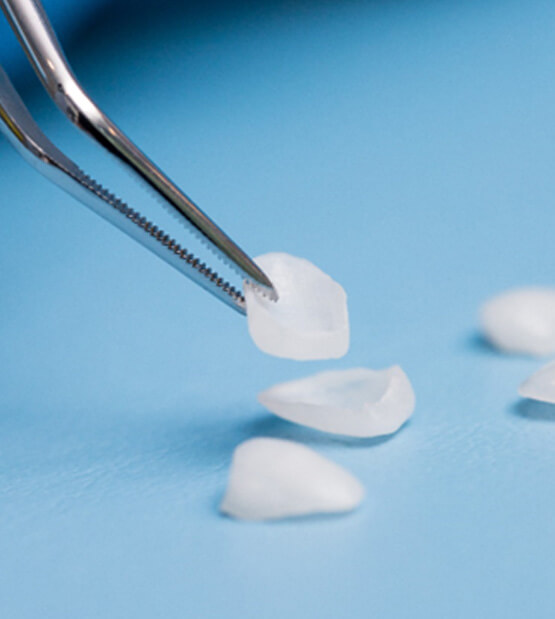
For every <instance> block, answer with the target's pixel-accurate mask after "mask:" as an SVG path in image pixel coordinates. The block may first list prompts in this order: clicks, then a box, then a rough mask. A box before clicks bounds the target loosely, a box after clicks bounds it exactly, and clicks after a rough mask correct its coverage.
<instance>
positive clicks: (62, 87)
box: [0, 0, 275, 297]
mask: <svg viewBox="0 0 555 619" xmlns="http://www.w3.org/2000/svg"><path fill="white" fill-rule="evenodd" d="M0 6H1V7H2V9H3V11H4V13H5V15H6V18H7V19H8V21H9V22H10V25H11V26H12V29H13V30H14V32H15V33H16V35H17V37H18V38H19V40H20V42H21V45H22V47H23V48H24V50H25V52H26V54H27V56H28V58H29V60H30V62H31V64H32V65H33V67H34V68H35V71H36V72H37V74H38V76H39V78H40V80H41V81H42V83H43V85H44V87H45V88H46V90H47V91H48V93H49V94H50V96H51V98H52V99H53V100H54V101H55V103H56V104H57V105H58V107H59V108H60V109H61V110H62V112H63V113H64V114H65V115H66V116H67V117H68V118H69V119H70V120H71V121H72V122H73V123H75V124H76V125H77V126H78V127H79V128H80V129H82V130H83V131H85V132H86V133H88V134H89V135H90V136H91V137H92V138H93V139H94V140H95V141H96V142H98V143H99V144H100V145H101V146H103V147H104V148H106V149H107V150H108V151H109V152H111V153H112V154H113V155H115V156H116V157H117V158H118V159H119V160H120V161H122V162H123V163H124V164H126V165H127V166H129V167H130V168H131V169H132V170H133V171H134V172H135V173H136V174H138V175H139V177H140V178H142V179H143V180H145V181H146V182H147V183H148V184H149V185H150V186H151V187H152V188H153V189H154V190H155V191H156V192H157V193H158V194H159V195H160V196H161V197H162V199H163V200H164V202H165V203H166V204H167V205H168V206H169V207H170V208H171V209H173V210H174V211H175V212H177V214H178V215H179V216H180V217H181V218H182V219H184V220H185V221H186V222H187V223H188V224H189V225H190V226H191V227H192V228H193V229H194V230H196V231H197V232H199V233H200V234H201V236H202V237H204V238H205V239H207V240H208V241H209V242H210V243H211V244H212V246H213V247H214V249H216V250H217V251H218V252H219V253H220V254H221V255H222V257H223V258H224V259H227V261H229V262H231V263H232V264H233V265H234V266H235V267H236V268H237V269H238V270H239V272H240V273H241V274H242V275H243V277H245V278H246V279H248V280H250V281H252V282H253V283H256V284H258V285H259V286H261V287H262V288H263V289H265V290H266V291H267V292H268V293H269V294H270V296H272V297H275V291H274V289H273V286H272V283H271V282H270V280H269V279H268V278H267V277H266V275H265V274H264V273H263V272H262V271H261V270H260V269H259V268H258V266H257V265H256V264H255V263H254V262H253V261H252V260H251V259H250V258H249V257H248V256H247V255H246V254H245V253H244V252H243V251H242V250H241V248H240V247H238V246H237V245H236V244H235V243H234V242H233V241H232V240H231V239H230V238H229V237H228V236H227V235H226V234H225V233H224V232H223V231H222V230H221V229H220V228H219V227H218V226H217V225H216V224H215V223H214V222H213V221H212V220H211V219H210V218H209V217H207V216H206V215H205V214H204V213H203V212H202V211H201V210H200V209H199V208H198V207H197V206H196V205H195V204H194V202H193V201H192V200H191V199H190V198H188V197H187V196H186V195H185V194H184V193H183V192H182V191H181V190H180V189H179V188H178V187H177V186H176V185H175V184H174V183H173V182H172V181H171V180H170V179H169V178H168V177H167V176H165V174H164V173H163V172H162V171H161V170H160V169H159V168H157V167H156V165H155V164H154V163H153V162H152V161H150V160H149V159H148V158H147V157H146V155H144V153H142V152H141V150H139V148H137V147H136V146H135V145H134V144H133V142H131V140H129V139H128V138H127V137H126V136H125V135H124V133H123V132H122V131H120V130H119V129H118V127H117V126H116V125H115V124H114V123H113V122H112V121H111V120H110V119H109V118H108V117H107V116H106V115H105V114H104V113H103V112H102V111H101V110H100V109H99V108H98V107H97V106H96V104H95V103H94V102H93V100H92V99H91V98H90V97H89V96H88V95H87V93H86V92H85V91H84V90H83V88H82V87H81V85H80V84H79V82H78V80H77V78H76V77H75V75H74V74H73V72H72V70H71V68H70V67H69V64H68V62H67V60H66V58H65V56H64V53H63V51H62V48H61V46H60V44H59V42H58V40H57V37H56V35H55V33H54V30H53V28H52V26H51V25H50V22H49V21H48V18H47V16H46V13H45V12H44V9H43V7H42V6H41V4H40V2H39V0H0Z"/></svg>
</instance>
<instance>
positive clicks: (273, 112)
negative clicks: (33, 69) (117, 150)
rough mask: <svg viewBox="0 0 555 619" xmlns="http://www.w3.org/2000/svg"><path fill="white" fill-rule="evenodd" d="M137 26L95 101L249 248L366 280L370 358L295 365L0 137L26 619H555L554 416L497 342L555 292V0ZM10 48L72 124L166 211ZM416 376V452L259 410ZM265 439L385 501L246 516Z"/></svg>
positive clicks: (11, 580) (101, 31)
mask: <svg viewBox="0 0 555 619" xmlns="http://www.w3.org/2000/svg"><path fill="white" fill-rule="evenodd" d="M53 4H54V3H53V2H51V3H50V6H52V5H53ZM65 6H66V7H67V3H66V5H65ZM126 6H128V7H129V6H130V5H126ZM130 10H131V12H132V15H129V16H127V15H125V10H122V11H120V12H119V13H117V14H116V8H115V7H114V9H113V11H114V21H113V24H112V26H110V27H104V26H102V21H101V20H97V21H95V22H90V23H89V25H88V27H87V28H86V29H82V30H79V29H77V30H75V29H74V36H73V38H72V37H70V38H69V39H68V40H69V42H70V47H69V55H70V58H71V61H72V63H73V65H74V67H75V68H76V70H77V72H78V74H79V76H80V77H81V79H82V81H83V82H84V83H85V85H86V87H87V88H88V89H89V90H90V92H91V93H92V94H93V96H94V97H95V98H96V99H97V100H98V102H99V103H100V104H101V106H102V107H103V108H104V109H105V110H106V111H107V112H108V113H109V114H110V115H111V116H112V117H113V119H114V120H116V122H118V123H119V124H120V125H121V127H122V128H123V129H124V130H125V131H126V132H128V133H129V134H130V135H131V136H132V137H133V138H134V139H135V140H136V141H137V142H138V143H139V145H140V146H141V147H142V148H143V149H145V151H146V152H147V153H149V154H150V155H151V156H152V157H153V158H154V159H155V160H156V161H157V162H158V163H159V164H160V165H161V166H162V167H163V168H164V169H165V170H167V172H168V173H169V174H170V176H171V177H172V178H174V179H175V180H176V181H177V182H178V183H179V184H180V185H181V186H183V187H184V188H185V189H186V190H187V192H188V193H190V195H191V196H192V197H193V198H194V199H195V200H196V201H198V202H199V204H200V205H202V207H203V208H205V209H206V210H207V212H208V213H209V214H210V215H211V216H213V217H214V219H215V220H216V221H217V222H218V223H220V225H222V227H223V228H224V229H225V230H226V231H229V233H230V234H231V235H233V236H234V237H236V238H237V239H238V240H239V241H240V243H241V244H243V245H244V247H245V248H246V249H247V250H248V251H249V252H252V253H253V254H254V255H256V254H258V253H263V252H265V251H270V250H283V251H287V252H290V253H293V254H297V255H301V256H306V257H307V258H309V259H311V260H312V261H314V262H315V263H316V264H318V265H319V266H321V267H322V268H323V269H324V270H326V271H328V272H329V273H330V274H331V275H332V276H334V277H335V278H336V279H337V280H338V281H340V282H341V283H342V284H343V285H344V286H345V288H346V290H347V292H348V294H349V303H350V315H351V323H352V347H351V351H350V352H349V354H348V356H347V357H346V358H344V359H343V360H341V361H339V362H329V363H328V362H325V363H310V364H299V363H294V362H287V361H283V360H276V359H272V358H270V357H266V356H264V355H263V354H262V353H260V352H259V351H258V350H257V349H256V348H255V347H254V345H253V344H252V343H251V342H250V340H249V337H248V334H247V330H246V323H245V321H244V320H243V319H242V318H241V317H239V316H237V315H235V314H234V313H233V312H231V311H229V310H228V309H227V308H226V307H224V306H223V305H221V304H219V303H218V302H217V301H215V300H213V299H212V298H211V297H209V296H208V295H206V294H205V293H203V292H202V291H201V290H200V289H198V288H196V287H195V286H194V285H193V284H191V283H189V281H188V280H186V279H185V278H183V277H182V276H180V275H179V274H178V273H177V272H174V271H172V270H171V269H170V268H169V267H167V266H166V265H165V264H163V263H162V262H160V261H159V260H158V259H156V258H154V257H153V256H151V255H150V254H148V253H147V252H145V251H144V250H143V249H141V248H140V247H139V246H137V245H135V244H134V243H133V242H131V241H129V240H127V239H126V238H125V237H123V236H122V235H121V234H120V233H119V232H118V231H116V230H115V229H112V228H111V227H109V226H108V224H106V223H104V222H103V221H102V220H100V219H99V218H97V217H96V216H94V215H93V214H91V213H90V212H88V211H87V210H86V209H85V208H83V207H82V206H81V205H79V204H77V203H75V202H74V201H73V200H72V199H71V198H69V197H67V196H66V195H65V194H63V193H61V192H60V191H59V190H58V189H56V188H55V187H53V186H51V185H50V184H48V182H46V181H45V180H43V179H41V178H39V177H38V176H36V175H35V174H34V173H33V172H32V170H31V169H30V168H29V167H27V166H26V164H25V163H24V162H23V161H22V160H21V159H19V158H18V157H17V156H16V155H15V153H14V152H13V151H12V150H11V149H10V148H9V147H8V146H7V145H6V144H5V143H2V144H0V174H1V177H0V183H1V192H0V203H1V212H2V231H3V235H2V237H3V238H2V243H1V244H0V295H1V301H0V341H1V342H2V345H1V347H0V370H1V371H0V572H1V574H0V616H1V617H3V618H5V619H38V618H40V619H50V618H52V619H54V618H55V619H59V618H66V617H67V618H72V619H73V618H76V617H78V618H79V619H89V618H91V619H93V618H94V619H98V618H100V617H101V618H102V619H111V618H118V619H121V618H124V617H133V618H136V619H139V618H147V617H148V618H152V617H163V618H164V619H178V618H179V619H182V618H183V617H192V618H193V617H194V618H197V617H198V618H204V617H215V618H220V617H225V618H233V617H248V618H251V617H252V618H257V619H258V618H264V619H278V618H280V619H281V618H283V617H287V618H288V619H293V618H295V619H296V618H299V619H306V618H307V617H317V618H319V619H327V618H335V617H338V618H339V617H342V618H343V617H347V618H352V617H357V618H358V617H376V618H380V619H389V618H405V617H411V618H416V617H422V618H427V619H429V618H430V617H438V618H439V617H441V618H446V617H448V618H458V617H465V618H469V617H473V618H474V617H503V618H507V617H511V618H512V617H514V618H522V617H533V618H535V619H540V618H543V617H545V618H548V617H553V612H554V605H555V590H554V588H553V582H554V578H555V569H554V544H555V519H554V517H553V514H554V513H555V413H552V412H551V411H550V410H549V409H548V408H545V407H533V406H529V405H526V404H523V403H519V401H518V398H517V395H516V389H517V386H518V384H519V382H520V381H521V379H523V378H524V377H526V376H527V375H528V374H530V373H531V372H532V371H534V370H535V369H536V368H537V367H539V364H540V362H538V361H534V360H528V359H524V358H508V357H502V356H500V355H498V354H496V353H495V352H493V351H491V350H489V349H488V347H487V346H485V345H484V344H483V343H481V342H480V340H479V338H478V337H477V335H476V313H477V308H478V307H479V305H480V303H481V302H482V301H483V300H484V299H485V298H487V297H488V296H489V295H491V294H494V293H496V292H497V291H499V290H502V289H504V288H506V287H508V286H513V285H521V284H553V283H554V281H555V276H554V265H555V242H554V233H555V205H554V195H555V175H554V173H553V170H554V161H555V119H554V114H555V81H554V67H555V62H554V59H555V37H554V36H553V32H554V30H555V4H554V3H553V2H550V1H548V0H545V1H541V0H537V1H535V0H534V1H530V2H516V1H513V2H502V1H500V0H499V1H496V0H484V1H481V2H478V1H475V2H466V3H446V2H439V1H436V2H432V1H421V2H418V1H414V2H366V3H364V2H359V3H357V2H337V3H318V2H314V3H311V2H303V3H297V2H291V3H289V4H283V3H282V4H278V3H274V2H265V3H262V4H260V3H253V4H252V5H246V4H242V5H240V6H236V7H234V6H232V5H229V4H228V5H225V6H219V7H217V6H215V5H210V6H208V7H207V8H205V9H203V10H200V11H195V10H192V9H187V8H181V9H179V8H176V7H172V6H171V5H170V4H167V3H162V4H161V5H159V6H157V8H156V10H153V9H152V8H150V9H149V8H148V7H147V8H144V7H140V8H137V9H130ZM59 14H60V15H62V12H60V13H59ZM104 15H105V16H109V15H111V13H110V12H108V13H105V14H104ZM64 19H66V20H67V16H66V17H65V18H64ZM59 23H60V26H61V27H62V26H63V25H62V23H61V21H60V22H59ZM2 36H4V35H2ZM4 41H7V39H3V41H2V44H3V46H4V47H3V49H4V51H5V54H6V58H7V57H8V56H9V58H10V60H9V62H10V63H11V66H13V67H16V66H18V67H19V68H18V70H17V73H18V84H20V85H21V87H22V91H23V92H24V94H25V96H26V100H27V102H28V103H29V105H30V107H31V108H32V109H33V111H34V113H35V114H36V116H37V118H38V119H39V120H40V122H41V125H42V126H43V127H44V128H45V129H46V130H47V131H48V133H49V135H50V136H51V137H53V138H54V139H55V140H56V141H57V143H58V144H59V145H60V146H61V147H63V148H64V149H65V150H66V151H68V153H69V154H71V155H72V156H73V157H74V158H75V159H77V160H78V161H79V163H80V164H81V165H83V166H84V167H86V168H87V169H90V170H91V171H92V172H93V173H94V174H97V175H98V176H99V180H101V181H102V182H103V183H106V184H107V185H108V186H114V187H116V189H117V190H118V191H120V192H121V193H123V194H124V195H125V197H128V198H129V199H130V201H131V203H132V204H133V205H135V206H136V207H137V208H139V210H140V209H141V208H142V205H141V201H143V200H144V196H145V194H144V193H143V192H142V190H141V189H140V188H137V187H136V186H135V185H133V184H131V181H130V180H129V179H128V177H127V175H126V174H125V173H123V174H122V173H121V172H120V171H115V170H114V169H113V168H112V164H111V162H110V161H109V160H107V159H106V158H105V156H104V155H103V153H101V152H99V151H98V150H96V148H95V146H94V145H93V144H91V143H90V142H89V141H87V139H86V138H85V137H83V136H82V135H80V134H78V133H77V132H76V131H75V130H73V129H72V128H71V127H70V126H69V125H68V124H67V123H66V122H65V121H64V119H63V118H62V117H61V115H60V114H59V113H58V112H57V111H56V110H55V109H54V108H53V106H52V105H51V104H50V102H49V101H48V100H47V99H46V97H45V95H44V94H43V93H42V92H41V90H40V88H39V87H38V86H36V84H35V82H34V81H33V79H32V77H31V76H30V75H29V74H28V73H26V72H25V70H24V68H23V67H24V63H23V62H21V61H19V63H18V61H17V58H16V55H14V54H15V48H12V51H7V47H6V45H7V43H6V44H5V45H4ZM394 363H399V364H400V365H402V366H403V368H404V369H405V371H406V372H407V374H408V375H409V377H410V378H411V379H412V381H413V384H414V388H415V391H416V394H417V409H416V412H415V415H414V418H413V419H412V421H411V422H410V423H409V424H408V425H407V426H406V427H405V428H403V429H402V431H400V432H399V433H398V435H396V436H394V437H393V438H390V439H384V440H373V441H362V442H352V441H344V440H337V439H335V438H333V437H328V436H324V435H320V434H317V433H316V432H311V431H308V430H306V429H302V428H299V427H296V426H293V425H291V424H288V423H286V422H282V421H280V420H278V419H274V418H273V417H271V416H269V415H268V414H266V413H265V412H264V411H263V410H262V409H261V407H260V406H258V405H257V403H256V399H255V395H256V393H257V391H259V390H261V389H263V388H265V387H267V386H269V385H271V384H273V383H275V382H278V381H281V380H285V379H290V378H294V377H299V376H302V375H306V374H309V373H311V372H315V371H318V370H320V369H328V368H334V367H338V368H345V367H350V366H359V365H364V366H369V367H373V368H379V367H384V366H387V365H390V364H394ZM253 436H278V437H287V438H291V439H294V440H302V441H304V442H306V443H307V444H308V445H310V446H312V447H314V448H315V449H317V450H318V451H320V452H321V453H323V454H325V455H328V456H329V457H331V458H333V459H334V460H336V461H337V462H339V463H341V464H343V465H345V466H346V467H347V468H349V469H350V470H351V471H353V472H354V473H355V474H356V475H357V476H358V477H359V478H360V479H361V480H362V481H363V482H364V484H365V486H366V488H367V492H368V497H367V501H366V503H365V504H364V506H363V507H362V508H361V509H360V511H358V512H357V513H355V514H353V515H351V516H348V517H344V518H337V519H324V520H316V521H302V522H286V523H277V524H272V525H245V524H239V523H235V522H232V521H230V520H227V519H224V518H222V517H220V516H219V515H218V512H217V504H218V501H219V499H220V497H221V494H222V491H223V489H224V487H225V483H226V476H227V470H228V464H229V460H230V456H231V453H232V450H233V448H234V447H235V446H236V445H237V444H238V443H239V442H241V441H242V440H244V439H246V438H249V437H253Z"/></svg>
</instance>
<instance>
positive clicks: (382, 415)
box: [258, 366, 415, 437]
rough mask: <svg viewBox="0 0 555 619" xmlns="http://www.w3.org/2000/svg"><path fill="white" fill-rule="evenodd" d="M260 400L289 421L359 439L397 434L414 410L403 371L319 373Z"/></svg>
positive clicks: (267, 393) (283, 385) (266, 393)
mask: <svg viewBox="0 0 555 619" xmlns="http://www.w3.org/2000/svg"><path fill="white" fill-rule="evenodd" d="M258 400H259V402H260V403H261V404H262V405H263V406H265V407H266V408H267V409H268V410H270V411H272V413H275V414H276V415H279V416H280V417H283V418H284V419H288V420H289V421H293V422H295V423H299V424H302V425H304V426H309V427H311V428H316V429H317V430H322V431H324V432H331V433H334V434H344V435H349V436H358V437H370V436H379V435H382V434H390V433H392V432H395V431H396V430H398V429H399V428H400V427H401V425H403V423H405V421H406V420H407V419H408V418H409V417H410V416H411V415H412V413H413V411H414V405H415V397H414V391H413V389H412V385H411V383H410V381H409V379H408V378H407V375H406V374H405V373H404V372H403V370H402V369H401V368H400V367H399V366H394V367H391V368H387V369H385V370H370V369H366V368H355V369H351V370H337V371H332V372H321V373H319V374H315V375H314V376H309V377H308V378H302V379H300V380H293V381H290V382H287V383H281V384H279V385H275V386H274V387H271V388H270V389H267V390H266V391H263V392H262V393H260V394H259V395H258Z"/></svg>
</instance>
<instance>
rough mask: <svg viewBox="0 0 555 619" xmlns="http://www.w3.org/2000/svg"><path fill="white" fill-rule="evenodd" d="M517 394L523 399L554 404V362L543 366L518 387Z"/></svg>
mask: <svg viewBox="0 0 555 619" xmlns="http://www.w3.org/2000/svg"><path fill="white" fill-rule="evenodd" d="M518 393H519V394H520V395H521V396H522V397H523V398H531V399H532V400H540V401H541V402H549V403H550V404H555V361H551V362H550V363H548V364H547V365H544V366H543V367H542V368H541V369H539V370H538V371H537V372H535V373H534V374H532V376H530V378H528V379H526V380H525V381H524V382H523V383H522V385H520V387H519V390H518Z"/></svg>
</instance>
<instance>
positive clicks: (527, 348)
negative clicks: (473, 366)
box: [480, 287, 555, 356]
mask: <svg viewBox="0 0 555 619" xmlns="http://www.w3.org/2000/svg"><path fill="white" fill-rule="evenodd" d="M480 319H481V326H482V331H483V334H484V336H485V337H486V339H487V340H489V341H490V342H491V343H492V344H493V345H494V346H495V347H497V348H499V349H500V350H502V351H504V352H508V353H521V354H522V353H523V354H527V355H534V356H544V355H549V354H552V353H555V288H548V287H543V288H541V287H529V288H516V289H514V290H509V291H507V292H504V293H502V294H500V295H498V296H496V297H493V298H492V299H490V300H489V301H487V302H486V303H485V304H484V306H483V307H482V310H481V315H480Z"/></svg>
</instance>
